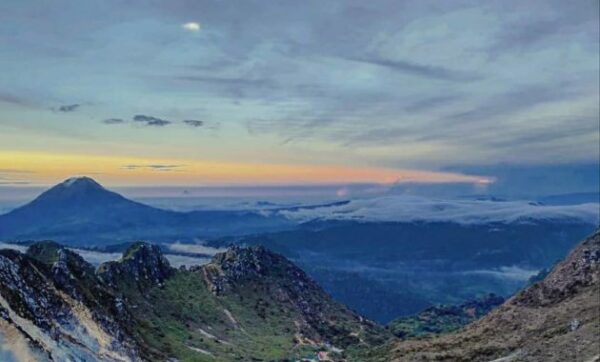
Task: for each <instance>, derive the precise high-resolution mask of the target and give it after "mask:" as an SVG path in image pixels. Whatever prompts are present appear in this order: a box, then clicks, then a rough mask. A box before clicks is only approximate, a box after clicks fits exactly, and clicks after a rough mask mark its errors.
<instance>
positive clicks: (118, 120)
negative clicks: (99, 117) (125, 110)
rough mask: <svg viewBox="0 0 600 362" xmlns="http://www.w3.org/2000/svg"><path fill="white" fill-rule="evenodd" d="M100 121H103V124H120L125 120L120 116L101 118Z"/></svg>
mask: <svg viewBox="0 0 600 362" xmlns="http://www.w3.org/2000/svg"><path fill="white" fill-rule="evenodd" d="M102 123H104V124H121V123H125V120H123V119H121V118H107V119H105V120H103V121H102Z"/></svg>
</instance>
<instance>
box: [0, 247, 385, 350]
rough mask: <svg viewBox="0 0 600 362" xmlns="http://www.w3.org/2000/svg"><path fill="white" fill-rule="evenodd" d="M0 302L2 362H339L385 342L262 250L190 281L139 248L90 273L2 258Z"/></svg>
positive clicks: (53, 258) (60, 258)
mask: <svg viewBox="0 0 600 362" xmlns="http://www.w3.org/2000/svg"><path fill="white" fill-rule="evenodd" d="M0 295H1V297H2V298H1V299H0V303H1V306H2V309H1V311H2V317H3V318H2V320H0V338H1V339H2V340H3V341H7V342H9V343H7V344H4V345H3V347H2V348H3V349H2V350H1V351H0V356H3V359H2V360H3V361H5V360H7V361H10V360H19V361H21V360H28V359H29V360H36V361H45V360H50V359H52V360H67V359H74V360H102V361H142V360H153V361H154V360H169V359H177V360H179V361H204V360H206V361H248V360H255V361H273V360H281V359H285V358H300V357H305V356H312V357H314V356H315V353H316V352H317V351H323V352H326V353H327V354H328V355H329V357H330V358H331V359H332V360H334V361H335V360H342V359H344V358H345V357H344V356H347V355H348V354H349V353H350V354H351V353H352V351H353V350H355V349H358V348H367V347H371V346H374V345H378V344H381V343H383V342H384V341H385V340H386V339H387V338H388V337H389V336H388V334H387V333H386V332H385V331H384V330H383V329H382V328H381V327H378V326H377V325H375V324H373V323H371V322H369V321H367V320H365V319H363V318H362V317H360V316H358V315H356V314H354V313H353V312H352V311H350V310H349V309H347V308H346V307H344V306H342V305H340V304H338V303H336V302H335V301H333V300H332V299H331V297H329V295H327V294H326V293H325V292H324V291H323V290H322V289H321V288H320V287H319V286H318V285H317V284H316V283H315V282H314V281H312V280H311V279H310V278H309V277H308V276H306V274H304V272H302V271H301V270H300V269H298V268H297V267H295V266H294V265H293V264H292V263H290V262H289V261H288V260H286V259H285V258H283V257H282V256H280V255H278V254H274V253H272V252H269V251H267V250H266V249H263V248H260V247H256V248H248V249H245V248H231V249H229V250H228V251H227V252H225V253H221V254H217V255H216V256H215V258H214V259H213V260H212V262H210V263H209V264H207V265H205V266H202V267H193V268H191V269H189V270H187V269H185V268H180V269H174V268H172V267H170V266H169V263H168V261H167V260H166V258H164V256H163V255H162V254H161V252H160V250H159V248H158V247H155V246H152V245H150V244H145V243H136V244H134V245H132V246H131V247H130V248H129V249H128V250H127V251H125V252H124V253H123V257H122V258H121V259H120V260H118V261H114V262H108V263H104V264H101V265H100V266H99V267H98V268H97V269H96V270H94V268H93V267H92V266H91V265H90V264H88V263H87V262H85V261H84V260H83V259H82V258H81V257H79V256H78V255H77V254H75V253H73V252H71V251H69V250H67V249H65V248H64V247H62V246H60V245H59V244H56V243H52V242H44V243H38V244H34V245H32V246H31V247H30V248H29V250H28V252H27V253H26V254H21V253H18V252H16V251H9V250H3V251H1V252H0Z"/></svg>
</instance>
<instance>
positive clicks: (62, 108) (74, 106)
mask: <svg viewBox="0 0 600 362" xmlns="http://www.w3.org/2000/svg"><path fill="white" fill-rule="evenodd" d="M79 107H81V105H80V104H65V105H62V106H60V107H58V108H57V109H56V110H57V111H58V112H64V113H69V112H75V111H76V110H77V109H78V108H79Z"/></svg>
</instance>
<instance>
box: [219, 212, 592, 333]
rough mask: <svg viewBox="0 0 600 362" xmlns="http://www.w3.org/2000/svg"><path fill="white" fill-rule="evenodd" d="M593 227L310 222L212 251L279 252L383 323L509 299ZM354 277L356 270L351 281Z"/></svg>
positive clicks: (338, 297)
mask: <svg viewBox="0 0 600 362" xmlns="http://www.w3.org/2000/svg"><path fill="white" fill-rule="evenodd" d="M595 228H596V224H589V223H582V222H575V221H569V220H563V221H561V222H559V221H547V220H546V221H544V220H539V221H528V222H524V223H513V224H503V223H496V224H481V225H479V224H468V225H461V224H457V223H450V222H418V223H362V222H349V221H343V222H342V221H335V222H332V221H319V222H317V221H315V222H311V223H308V224H304V225H302V226H301V227H300V228H298V229H295V230H287V231H282V232H276V233H269V234H263V235H249V236H243V237H239V238H225V239H222V240H215V241H214V242H212V243H211V245H213V246H223V245H228V244H229V243H232V242H233V243H237V244H240V245H263V246H265V247H267V248H268V249H270V250H275V251H277V252H280V253H282V254H283V255H285V256H286V257H287V258H290V259H291V260H293V262H294V263H296V264H297V265H298V266H300V267H301V268H302V269H303V270H304V271H306V272H307V273H308V274H309V275H310V276H311V277H312V278H314V279H315V280H316V281H317V282H318V283H319V284H320V285H322V286H323V287H324V288H325V289H326V290H327V291H328V292H329V293H331V295H332V296H333V297H334V298H335V299H336V300H339V301H340V302H342V303H344V304H346V305H348V306H349V307H350V308H352V309H354V310H356V311H358V312H359V313H361V314H362V315H365V316H367V317H369V318H370V319H373V320H376V321H378V322H380V323H384V324H387V323H389V322H390V321H391V320H393V319H395V318H398V317H399V316H404V315H411V314H415V313H418V312H419V311H421V310H423V309H425V308H427V307H429V306H433V305H436V304H459V303H462V302H463V301H465V300H469V299H473V298H476V297H477V296H478V295H482V294H486V293H494V294H497V295H501V296H503V297H508V296H511V295H513V294H514V293H516V292H517V291H518V290H519V289H521V288H523V287H524V286H525V285H526V283H527V280H528V278H529V276H531V275H532V274H535V273H536V272H537V271H539V270H540V269H544V268H549V267H551V266H553V265H554V264H555V263H556V262H557V261H558V260H561V259H562V258H564V256H565V255H566V254H567V253H568V252H569V250H571V249H572V248H573V247H574V246H575V245H576V244H577V241H578V240H581V239H583V238H585V237H586V236H587V235H589V234H590V233H591V232H593V231H594V229H595ZM354 271H360V272H359V273H358V275H357V276H355V275H353V274H355V273H353V272H354ZM364 295H369V298H364Z"/></svg>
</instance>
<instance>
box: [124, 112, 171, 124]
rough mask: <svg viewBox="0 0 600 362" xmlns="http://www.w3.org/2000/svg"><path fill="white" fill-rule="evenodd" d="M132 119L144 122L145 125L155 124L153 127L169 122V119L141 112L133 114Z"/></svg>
mask: <svg viewBox="0 0 600 362" xmlns="http://www.w3.org/2000/svg"><path fill="white" fill-rule="evenodd" d="M133 120H134V121H135V122H141V123H145V124H146V126H155V127H164V126H167V125H169V124H171V121H167V120H166V119H161V118H157V117H152V116H145V115H143V114H137V115H135V116H133Z"/></svg>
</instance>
